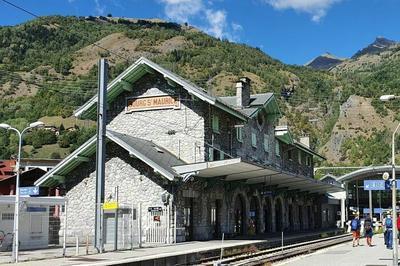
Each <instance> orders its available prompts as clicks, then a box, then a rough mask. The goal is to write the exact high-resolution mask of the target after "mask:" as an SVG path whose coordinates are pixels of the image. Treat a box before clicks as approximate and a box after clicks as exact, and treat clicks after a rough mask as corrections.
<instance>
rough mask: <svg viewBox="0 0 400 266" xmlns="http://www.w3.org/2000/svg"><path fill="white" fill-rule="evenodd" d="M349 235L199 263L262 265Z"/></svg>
mask: <svg viewBox="0 0 400 266" xmlns="http://www.w3.org/2000/svg"><path fill="white" fill-rule="evenodd" d="M351 239H352V238H351V235H349V234H344V235H339V236H333V237H326V238H323V239H317V240H311V241H306V242H300V243H296V244H292V245H286V246H283V247H276V248H271V249H266V250H261V251H256V252H253V253H250V254H248V253H247V254H241V255H233V256H228V257H225V258H223V259H222V260H215V259H214V260H209V261H204V260H203V261H202V262H201V264H200V265H232V266H241V265H250V266H251V265H264V263H266V262H269V263H270V262H275V261H279V260H284V259H287V258H290V257H293V256H298V255H302V254H308V253H312V252H313V251H316V250H318V249H322V248H326V247H329V246H333V245H337V244H340V243H343V242H347V241H350V240H351Z"/></svg>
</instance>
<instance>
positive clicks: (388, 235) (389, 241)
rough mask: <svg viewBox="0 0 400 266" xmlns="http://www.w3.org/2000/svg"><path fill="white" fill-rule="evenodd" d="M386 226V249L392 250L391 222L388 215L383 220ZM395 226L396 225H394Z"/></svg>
mask: <svg viewBox="0 0 400 266" xmlns="http://www.w3.org/2000/svg"><path fill="white" fill-rule="evenodd" d="M385 226H386V241H385V242H386V243H387V244H386V248H388V249H392V248H393V220H392V217H391V215H390V214H388V215H387V216H386V220H385ZM396 226H397V225H396Z"/></svg>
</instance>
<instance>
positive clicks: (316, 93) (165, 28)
mask: <svg viewBox="0 0 400 266" xmlns="http://www.w3.org/2000/svg"><path fill="white" fill-rule="evenodd" d="M0 40H1V41H0V74H1V75H0V95H1V99H0V121H1V122H7V123H10V124H12V125H15V126H18V127H20V128H22V127H23V126H24V125H26V123H28V122H32V121H35V120H37V119H39V118H42V117H44V116H48V117H59V120H58V121H56V122H54V125H55V127H56V130H57V131H58V132H59V133H60V135H59V136H57V137H56V138H54V137H52V136H42V137H40V139H36V140H35V143H34V140H33V139H32V138H27V139H26V144H30V145H31V146H26V148H25V152H26V154H25V155H26V156H38V154H44V153H41V152H40V150H41V149H43V148H45V147H46V146H48V145H53V146H51V147H53V149H54V148H55V147H58V148H59V149H67V150H63V152H60V151H54V152H55V153H56V154H52V156H53V157H58V156H60V157H63V156H65V154H67V153H68V152H70V151H71V150H73V149H74V148H76V146H77V145H79V144H80V143H81V142H82V141H84V140H85V139H86V138H87V137H88V136H90V135H91V134H92V133H93V132H94V131H93V129H92V127H93V123H84V122H82V121H81V122H80V124H79V125H76V126H74V125H73V126H74V127H75V129H76V130H66V127H65V125H64V124H63V123H64V122H62V121H61V120H60V119H61V117H64V118H66V117H69V116H70V115H71V114H72V111H73V110H74V109H75V108H76V107H78V106H80V105H81V104H82V103H84V102H85V101H86V100H87V99H89V98H90V97H91V96H92V95H93V94H94V93H95V91H96V80H97V78H96V74H97V66H96V63H97V60H98V58H99V57H106V58H108V59H109V61H110V64H111V69H110V71H109V75H110V79H112V78H113V77H116V76H117V75H118V74H119V73H120V72H122V71H123V70H124V69H125V68H126V67H127V66H128V65H130V64H131V63H133V62H134V61H135V60H136V59H137V58H139V57H140V56H146V57H148V58H149V59H151V60H153V61H155V62H157V63H159V64H161V65H162V66H164V67H166V68H168V69H170V70H171V71H173V72H176V73H177V74H179V75H181V76H183V77H185V78H187V79H189V80H191V81H192V82H194V83H196V84H197V85H199V86H201V87H203V88H205V89H208V90H210V91H211V92H212V93H213V94H215V95H233V94H234V81H236V79H237V78H238V77H240V76H248V77H249V78H250V79H251V80H252V81H253V93H262V92H275V93H276V95H277V97H278V98H279V99H280V105H281V109H282V112H283V114H284V115H285V117H284V118H283V121H282V123H287V124H289V126H291V127H292V128H293V133H294V134H295V135H297V136H301V135H310V136H311V137H312V145H313V146H314V147H315V148H317V149H320V151H321V152H322V153H324V154H325V155H326V156H327V157H328V159H329V160H328V162H325V163H339V162H341V163H344V164H364V163H369V164H371V163H386V162H387V158H388V156H387V154H388V153H389V149H382V151H379V152H381V153H382V154H379V153H378V152H376V151H375V150H373V149H372V147H374V145H382V147H385V146H384V145H387V143H389V140H388V136H389V133H390V132H391V130H392V127H393V124H394V120H395V119H397V116H396V115H395V113H394V112H393V111H392V110H394V111H396V110H397V106H396V103H392V104H391V105H390V106H388V107H389V108H387V107H385V106H384V105H383V104H381V103H379V102H377V100H376V98H377V97H378V96H379V95H380V94H382V93H383V92H385V93H395V94H396V93H398V94H400V75H399V74H400V73H399V72H400V67H399V66H400V58H399V56H398V54H399V50H398V48H393V49H389V50H390V51H388V50H385V52H384V53H385V54H383V55H380V54H379V53H378V54H374V56H378V57H380V61H379V63H371V64H370V63H368V66H366V65H363V66H362V67H360V66H359V65H357V63H356V62H357V60H359V58H362V57H363V56H360V57H359V58H357V59H353V61H352V62H351V63H352V65H347V66H346V67H341V65H339V66H337V67H335V68H333V69H332V70H331V71H324V70H314V69H311V68H309V67H302V66H291V65H285V64H283V63H281V62H279V61H278V60H275V59H273V58H271V57H269V56H268V55H266V54H265V53H263V52H262V51H261V50H260V49H258V48H253V47H249V46H247V45H243V44H236V43H231V42H229V41H227V40H219V39H216V38H213V37H211V36H208V35H206V34H205V33H203V32H201V31H199V30H197V29H196V28H193V27H191V26H188V25H179V24H175V23H168V22H163V21H161V20H140V19H121V18H111V17H108V18H106V17H99V18H95V17H85V18H84V17H79V18H77V17H42V18H39V19H36V20H33V21H29V22H27V23H24V24H21V25H17V26H13V27H0ZM104 48H106V49H104ZM396 49H397V50H396ZM347 64H348V63H347ZM351 95H353V96H352V97H350V96H351ZM354 97H357V98H356V99H357V101H358V102H357V104H358V105H359V106H353V104H354V101H351V100H352V99H355V98H354ZM349 100H350V102H349ZM360 106H363V107H360ZM346 108H347V109H346ZM352 108H353V109H352ZM368 108H369V109H368ZM343 110H347V112H352V113H354V112H358V113H359V119H358V120H357V119H352V120H351V123H352V125H351V126H349V125H348V122H349V121H348V120H347V119H346V116H345V113H344V111H343ZM365 110H366V111H367V113H368V115H372V116H371V117H370V116H367V115H366V114H363V112H364V111H365ZM361 116H363V118H362V117H361ZM347 117H348V116H347ZM368 119H374V121H368ZM378 120H379V121H384V122H382V123H380V122H379V123H378ZM60 121H61V122H60ZM360 121H364V122H362V123H364V124H365V125H366V126H367V128H360V129H354V130H353V129H350V127H351V128H358V127H360V125H361V124H360V123H361V122H360ZM346 123H347V124H346ZM364 124H362V125H364ZM88 125H91V127H88ZM373 127H374V128H373ZM342 131H343V132H349V133H345V134H343V132H342ZM72 132H74V133H72ZM39 135H40V134H39ZM42 135H43V134H42ZM335 135H336V136H338V135H341V136H342V137H341V138H340V140H339V141H338V140H337V139H336V140H335V138H334V136H335ZM377 136H379V138H378V137H377ZM32 137H33V136H32ZM352 144H356V145H357V147H360V146H361V147H362V148H363V149H358V150H357V151H354V150H353V146H352ZM15 150H16V138H15V136H14V135H13V134H5V133H4V132H1V134H0V158H8V157H10V155H12V154H13V153H15V152H14V151H15ZM358 151H360V152H361V151H362V153H363V154H365V155H366V156H365V158H369V159H366V161H364V160H363V159H362V158H360V156H358V154H357V152H358ZM57 153H58V154H57Z"/></svg>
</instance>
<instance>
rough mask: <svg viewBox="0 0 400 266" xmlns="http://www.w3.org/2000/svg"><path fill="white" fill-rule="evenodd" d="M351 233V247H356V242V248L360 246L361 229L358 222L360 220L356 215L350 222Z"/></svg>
mask: <svg viewBox="0 0 400 266" xmlns="http://www.w3.org/2000/svg"><path fill="white" fill-rule="evenodd" d="M350 225H351V232H352V234H353V247H355V246H356V242H357V246H359V245H360V229H361V222H360V218H359V217H358V215H356V217H354V219H353V220H351V224H350Z"/></svg>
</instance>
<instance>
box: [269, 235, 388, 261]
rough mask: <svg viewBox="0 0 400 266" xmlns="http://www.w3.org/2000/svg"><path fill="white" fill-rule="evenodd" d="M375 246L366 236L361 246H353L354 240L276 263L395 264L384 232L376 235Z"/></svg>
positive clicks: (361, 241)
mask: <svg viewBox="0 0 400 266" xmlns="http://www.w3.org/2000/svg"><path fill="white" fill-rule="evenodd" d="M372 243H373V246H372V247H368V246H367V245H366V240H365V238H363V239H361V240H360V246H358V247H353V246H352V242H348V243H345V244H340V245H337V246H334V247H330V248H326V249H323V250H320V251H317V252H316V253H312V254H309V255H305V256H300V257H297V258H293V259H289V260H288V261H285V262H281V263H277V264H274V265H285V266H314V265H315V266H317V265H324V266H339V265H340V266H372V265H373V266H386V265H393V262H392V250H389V249H386V247H385V245H384V242H383V234H379V235H375V236H374V237H373V240H372Z"/></svg>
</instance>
